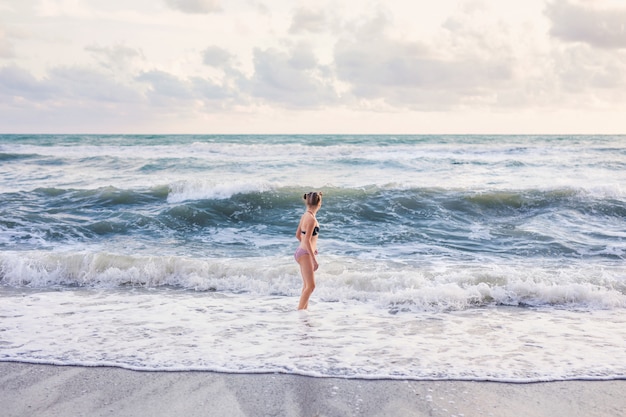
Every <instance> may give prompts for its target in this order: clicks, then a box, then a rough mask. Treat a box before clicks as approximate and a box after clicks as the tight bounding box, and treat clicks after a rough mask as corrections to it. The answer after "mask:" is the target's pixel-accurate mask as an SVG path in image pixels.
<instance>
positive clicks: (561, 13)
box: [546, 0, 626, 49]
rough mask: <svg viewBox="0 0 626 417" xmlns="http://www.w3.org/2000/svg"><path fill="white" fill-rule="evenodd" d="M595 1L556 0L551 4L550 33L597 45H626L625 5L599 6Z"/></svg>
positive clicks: (562, 38) (616, 46)
mask: <svg viewBox="0 0 626 417" xmlns="http://www.w3.org/2000/svg"><path fill="white" fill-rule="evenodd" d="M595 4H596V3H592V2H586V3H573V2H570V1H568V0H556V1H553V2H550V3H548V6H547V8H546V15H547V16H548V17H549V18H550V21H551V23H552V28H551V30H550V34H551V35H552V36H554V37H556V38H559V39H561V40H563V41H566V42H583V43H587V44H589V45H591V46H594V47H598V48H609V49H611V48H626V7H625V6H623V5H622V6H620V7H607V6H606V5H605V7H601V8H600V7H598V6H597V5H595Z"/></svg>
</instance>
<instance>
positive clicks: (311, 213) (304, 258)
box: [294, 192, 322, 310]
mask: <svg viewBox="0 0 626 417" xmlns="http://www.w3.org/2000/svg"><path fill="white" fill-rule="evenodd" d="M304 201H305V202H306V211H305V213H304V214H303V215H302V217H301V218H300V223H299V224H298V229H296V239H298V240H299V241H300V246H298V249H296V253H295V254H294V258H296V262H298V264H299V265H300V273H301V274H302V295H301V296H300V303H299V304H298V310H305V309H306V308H308V306H309V297H310V296H311V294H312V293H313V290H314V289H315V271H317V268H318V267H319V264H318V263H317V259H316V257H315V256H316V255H317V235H318V234H319V231H320V225H319V223H318V222H317V219H316V218H315V215H316V214H317V212H318V211H319V209H320V207H322V193H321V192H310V193H307V194H305V195H304Z"/></svg>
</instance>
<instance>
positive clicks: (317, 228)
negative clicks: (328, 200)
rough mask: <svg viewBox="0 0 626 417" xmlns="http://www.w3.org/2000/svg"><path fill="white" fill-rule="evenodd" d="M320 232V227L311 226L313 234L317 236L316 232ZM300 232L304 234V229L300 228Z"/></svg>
mask: <svg viewBox="0 0 626 417" xmlns="http://www.w3.org/2000/svg"><path fill="white" fill-rule="evenodd" d="M319 232H320V227H319V226H315V227H314V228H313V236H317V234H318V233H319ZM302 234H303V235H306V231H304V230H302Z"/></svg>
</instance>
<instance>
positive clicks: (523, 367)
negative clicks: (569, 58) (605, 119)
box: [0, 135, 626, 382]
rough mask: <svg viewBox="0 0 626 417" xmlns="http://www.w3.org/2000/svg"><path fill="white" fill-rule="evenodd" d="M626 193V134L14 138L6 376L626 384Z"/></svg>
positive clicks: (1, 318) (8, 179)
mask: <svg viewBox="0 0 626 417" xmlns="http://www.w3.org/2000/svg"><path fill="white" fill-rule="evenodd" d="M625 184H626V136H513V135H500V136H484V135H468V136H462V135H456V136H445V135H443V136H442V135H430V136H425V135H405V136H394V135H372V136H369V135H182V136H176V135H0V361H18V362H33V363H54V364H68V365H70V364H77V365H90V366H119V367H125V368H129V369H142V370H188V369H193V370H208V371H223V372H283V373H294V374H302V375H311V376H318V377H327V376H337V377H347V378H401V379H472V380H504V381H516V382H527V381H539V380H563V379H615V378H626V342H625V341H626V262H625V260H626V188H625ZM308 191H322V192H323V196H324V197H323V205H322V209H321V210H320V212H319V213H318V216H317V218H318V221H319V223H320V228H321V230H320V235H319V243H318V246H319V251H320V254H319V257H318V260H319V263H320V269H319V271H318V272H317V275H316V283H317V287H316V290H315V292H314V293H313V296H312V297H311V302H310V309H309V311H308V312H306V313H302V312H297V311H296V306H297V301H298V296H299V292H300V289H301V285H302V282H301V278H300V275H299V269H298V265H297V264H296V263H295V262H294V260H293V252H294V251H295V249H296V247H297V246H298V241H297V240H296V239H295V237H294V236H295V229H296V226H297V224H298V220H299V218H300V216H301V215H302V213H303V212H304V209H305V208H304V205H303V200H302V195H303V194H304V193H305V192H308Z"/></svg>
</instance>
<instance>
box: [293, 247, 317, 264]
mask: <svg viewBox="0 0 626 417" xmlns="http://www.w3.org/2000/svg"><path fill="white" fill-rule="evenodd" d="M315 254H316V255H317V251H315ZM303 255H310V253H309V251H308V250H306V249H304V248H301V247H298V249H296V253H294V254H293V257H294V258H295V259H296V262H298V259H300V257H301V256H303Z"/></svg>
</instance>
